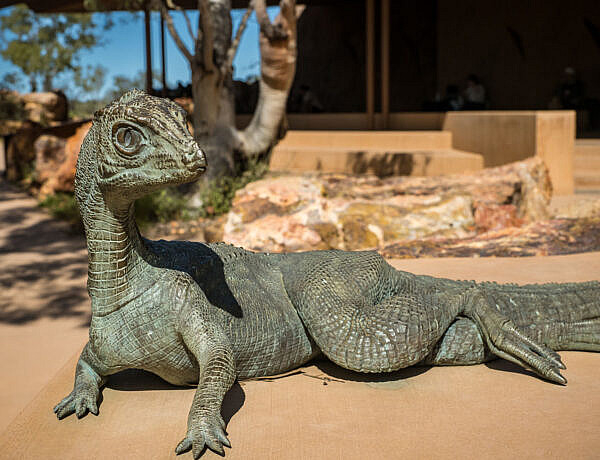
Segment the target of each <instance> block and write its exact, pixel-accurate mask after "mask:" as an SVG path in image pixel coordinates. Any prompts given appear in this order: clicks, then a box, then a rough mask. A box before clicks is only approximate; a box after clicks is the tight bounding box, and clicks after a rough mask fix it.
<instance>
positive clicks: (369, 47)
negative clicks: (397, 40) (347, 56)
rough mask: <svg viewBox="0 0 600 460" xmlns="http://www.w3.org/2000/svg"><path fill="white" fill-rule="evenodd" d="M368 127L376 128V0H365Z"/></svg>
mask: <svg viewBox="0 0 600 460" xmlns="http://www.w3.org/2000/svg"><path fill="white" fill-rule="evenodd" d="M365 9H366V15H365V17H366V33H367V37H366V61H367V62H366V70H367V72H366V73H367V75H366V76H367V78H366V80H367V81H366V99H367V101H366V102H367V128H368V129H374V128H375V0H365Z"/></svg>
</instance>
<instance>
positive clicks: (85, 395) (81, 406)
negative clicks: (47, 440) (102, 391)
mask: <svg viewBox="0 0 600 460" xmlns="http://www.w3.org/2000/svg"><path fill="white" fill-rule="evenodd" d="M97 400H98V395H97V394H96V392H95V391H88V390H75V389H74V390H73V391H72V392H71V393H70V394H69V395H68V396H67V397H66V398H64V399H63V400H62V401H61V402H59V403H58V404H57V405H56V406H54V413H55V414H56V416H57V417H58V418H59V420H60V419H62V418H65V417H66V416H68V415H71V414H72V413H75V414H76V415H77V418H81V417H83V416H84V415H86V414H87V413H88V412H91V413H92V414H94V415H98V403H97Z"/></svg>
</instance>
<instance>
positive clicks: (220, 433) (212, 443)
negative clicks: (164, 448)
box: [175, 415, 231, 459]
mask: <svg viewBox="0 0 600 460" xmlns="http://www.w3.org/2000/svg"><path fill="white" fill-rule="evenodd" d="M189 425H190V426H189V428H188V432H187V434H186V436H185V438H184V439H183V440H182V441H181V442H180V443H179V444H178V445H177V447H176V448H175V453H176V454H177V455H179V454H182V453H184V452H187V451H188V450H190V449H191V450H192V454H193V455H194V459H198V458H200V456H201V455H202V453H203V452H204V449H205V448H207V447H208V448H209V449H211V450H212V451H214V452H216V453H217V454H219V455H221V456H225V450H224V449H223V446H227V447H231V444H230V442H229V439H227V436H226V434H225V422H224V421H223V418H222V417H221V416H220V415H213V416H203V417H201V418H200V419H199V420H197V421H191V422H190V424H189Z"/></svg>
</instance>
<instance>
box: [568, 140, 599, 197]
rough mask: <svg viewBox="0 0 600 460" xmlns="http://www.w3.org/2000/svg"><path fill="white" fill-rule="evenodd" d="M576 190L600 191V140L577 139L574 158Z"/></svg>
mask: <svg viewBox="0 0 600 460" xmlns="http://www.w3.org/2000/svg"><path fill="white" fill-rule="evenodd" d="M573 169H574V176H575V188H576V189H577V190H578V191H586V190H600V139H576V140H575V158H574V166H573Z"/></svg>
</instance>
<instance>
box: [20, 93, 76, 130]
mask: <svg viewBox="0 0 600 460" xmlns="http://www.w3.org/2000/svg"><path fill="white" fill-rule="evenodd" d="M22 100H23V103H24V104H25V113H26V117H27V119H29V120H31V121H34V122H36V123H40V124H41V125H49V124H52V123H53V122H58V121H65V120H67V117H68V104H67V98H66V96H65V95H64V93H62V91H56V92H47V93H28V94H24V95H23V96H22Z"/></svg>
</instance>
